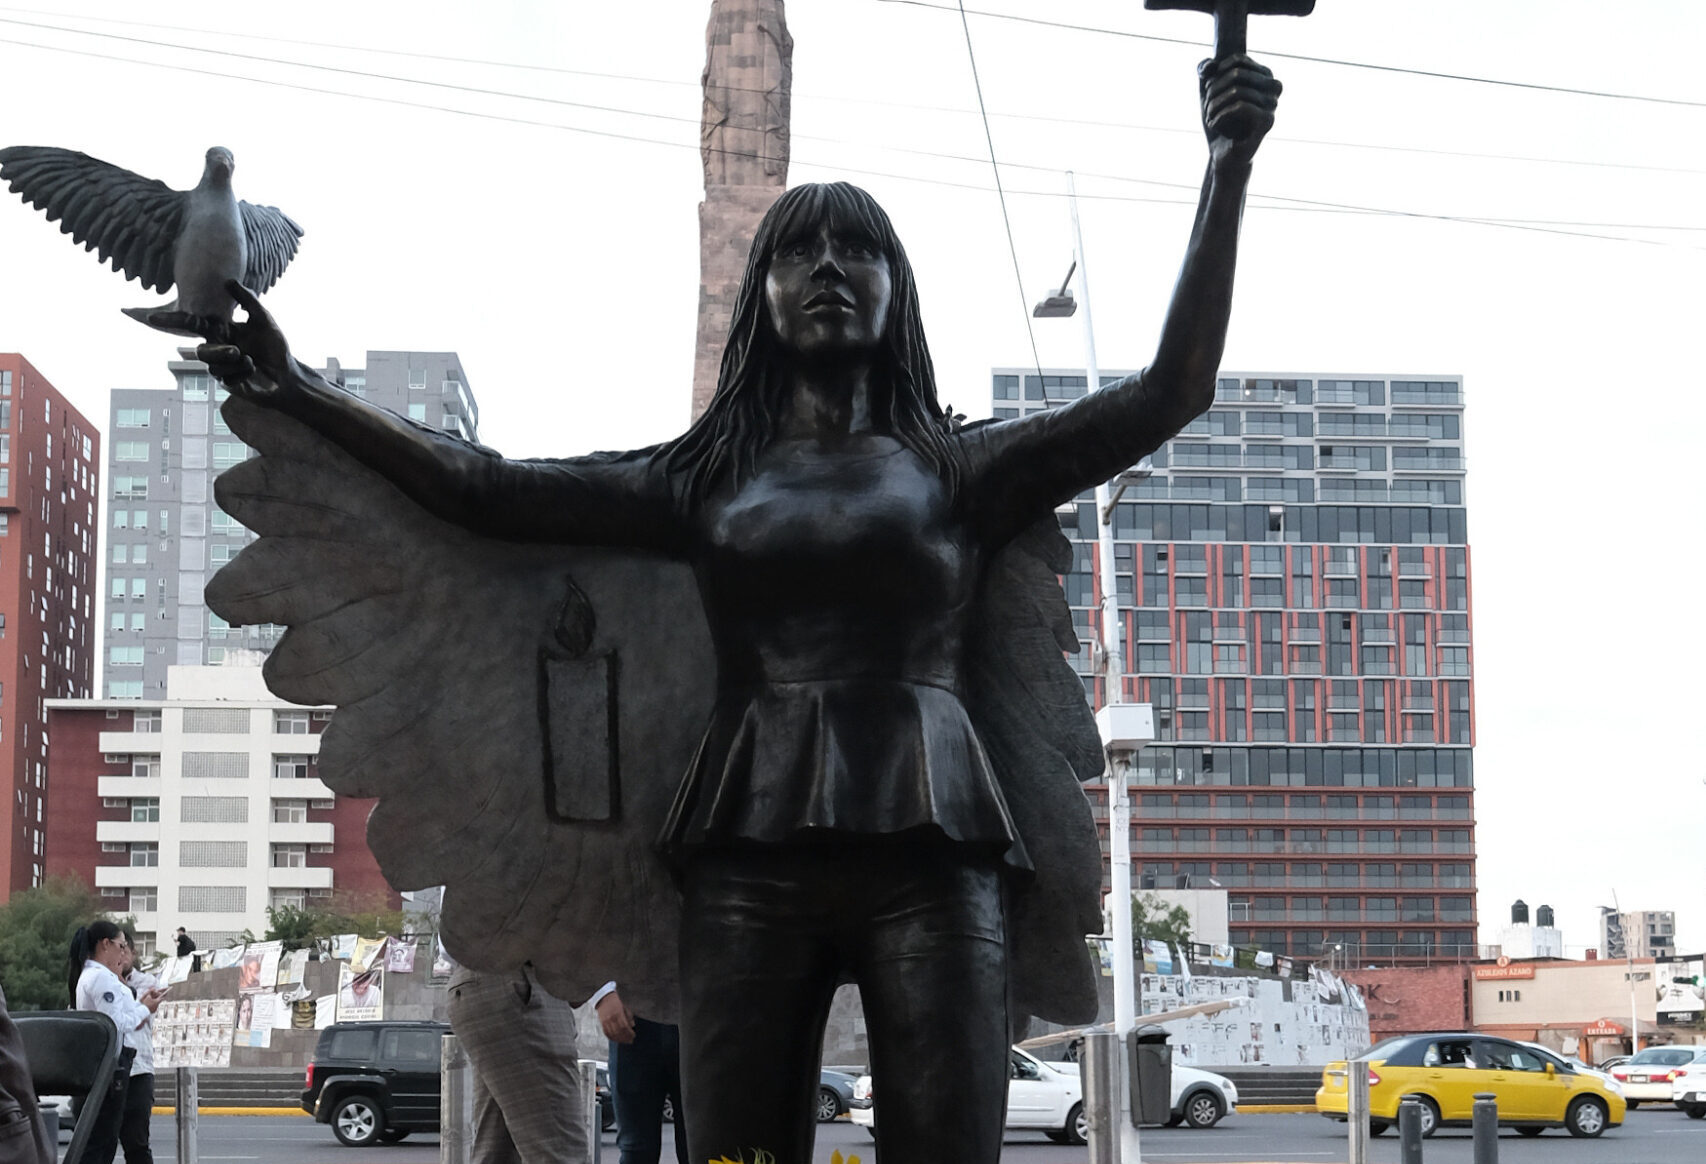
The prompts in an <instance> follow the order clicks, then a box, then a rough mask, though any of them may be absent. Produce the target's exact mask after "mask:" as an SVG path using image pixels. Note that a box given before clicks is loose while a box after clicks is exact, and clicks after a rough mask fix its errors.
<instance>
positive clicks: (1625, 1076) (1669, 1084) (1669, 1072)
mask: <svg viewBox="0 0 1706 1164" xmlns="http://www.w3.org/2000/svg"><path fill="white" fill-rule="evenodd" d="M1702 1072H1706V1047H1648V1048H1647V1049H1646V1050H1644V1051H1640V1052H1637V1053H1636V1054H1635V1055H1633V1056H1632V1057H1631V1058H1630V1059H1629V1061H1628V1062H1627V1063H1619V1064H1618V1065H1617V1066H1616V1067H1613V1068H1612V1069H1611V1076H1612V1078H1613V1079H1616V1080H1617V1081H1618V1082H1619V1083H1621V1084H1622V1085H1623V1094H1624V1095H1625V1096H1626V1097H1627V1098H1628V1100H1629V1106H1630V1107H1640V1106H1641V1105H1642V1104H1643V1103H1671V1102H1673V1095H1674V1093H1675V1084H1676V1081H1677V1080H1678V1079H1683V1080H1686V1079H1687V1078H1688V1076H1689V1075H1698V1074H1701V1073H1702Z"/></svg>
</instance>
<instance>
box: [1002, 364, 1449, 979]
mask: <svg viewBox="0 0 1706 1164" xmlns="http://www.w3.org/2000/svg"><path fill="white" fill-rule="evenodd" d="M1122 375H1123V373H1114V374H1104V377H1103V382H1104V383H1111V382H1114V381H1115V380H1117V379H1119V378H1120V377H1121V376H1122ZM1085 390H1086V384H1085V377H1084V375H1083V374H1082V373H1077V374H1073V373H1070V372H1059V373H1052V374H1049V373H1045V374H1042V375H1040V376H1039V374H1038V373H1037V372H1035V371H1031V372H1026V371H1025V370H1024V369H998V370H996V371H995V373H994V395H995V415H996V417H997V418H1009V417H1016V416H1021V415H1024V414H1026V413H1029V412H1034V411H1037V410H1040V409H1044V408H1050V407H1054V406H1056V405H1058V404H1061V403H1064V402H1066V401H1068V400H1071V399H1074V398H1076V397H1079V396H1082V395H1084V393H1085ZM1463 479H1464V460H1463V390H1462V383H1461V381H1460V380H1457V379H1454V378H1437V379H1404V378H1396V377H1394V378H1386V377H1365V378H1356V379H1349V378H1313V377H1302V376H1268V375H1233V374H1226V375H1224V376H1223V377H1222V378H1221V379H1220V380H1219V383H1218V388H1217V390H1216V394H1215V403H1214V405H1213V407H1212V409H1211V410H1210V411H1209V412H1207V413H1205V414H1204V415H1203V416H1201V417H1199V418H1198V419H1197V420H1195V421H1193V422H1192V423H1191V425H1190V426H1189V427H1188V428H1187V429H1185V430H1184V432H1182V433H1181V434H1180V435H1179V436H1177V437H1176V438H1174V440H1172V441H1171V442H1169V444H1168V445H1167V446H1165V447H1164V448H1162V449H1161V450H1159V451H1158V452H1157V453H1156V454H1155V456H1154V457H1153V470H1152V471H1151V472H1149V473H1148V474H1147V475H1144V474H1141V473H1132V474H1127V475H1126V477H1125V478H1123V479H1122V482H1121V487H1119V488H1118V490H1117V493H1118V500H1117V502H1116V503H1115V505H1114V507H1113V508H1114V513H1113V521H1114V535H1115V539H1116V544H1115V551H1114V553H1115V563H1114V564H1115V572H1116V578H1117V584H1118V590H1119V594H1118V605H1119V608H1120V614H1121V617H1122V619H1123V633H1122V637H1121V642H1122V644H1123V647H1124V654H1125V658H1124V668H1123V670H1124V672H1125V675H1126V678H1125V681H1124V682H1125V691H1124V696H1125V698H1126V699H1127V700H1129V701H1134V702H1147V703H1151V704H1153V705H1154V706H1155V713H1156V724H1157V730H1158V735H1159V739H1158V741H1157V743H1156V744H1155V745H1154V746H1152V747H1148V748H1145V749H1144V750H1143V751H1142V752H1141V753H1140V754H1139V758H1138V768H1137V772H1136V774H1135V777H1134V779H1135V781H1136V783H1137V785H1138V787H1137V788H1136V789H1135V790H1134V794H1133V806H1132V808H1133V817H1134V824H1133V834H1134V835H1133V840H1132V850H1133V856H1132V862H1133V872H1134V879H1137V880H1138V881H1139V883H1140V884H1146V885H1154V886H1175V885H1177V886H1184V885H1194V886H1205V885H1206V886H1220V887H1224V888H1225V889H1226V890H1227V892H1228V894H1229V906H1230V919H1229V920H1230V929H1231V935H1232V939H1233V941H1234V943H1237V944H1243V945H1254V946H1258V947H1260V948H1263V949H1266V950H1269V951H1272V952H1275V953H1279V954H1292V955H1301V956H1304V957H1324V956H1328V955H1329V954H1331V953H1336V954H1337V955H1338V956H1339V957H1340V958H1342V959H1345V960H1355V961H1359V962H1363V963H1366V962H1370V961H1381V962H1386V961H1408V960H1420V959H1434V958H1442V957H1443V958H1473V957H1474V956H1475V955H1476V909H1475V832H1474V829H1475V815H1474V767H1473V757H1472V751H1471V748H1472V745H1473V742H1474V713H1473V699H1472V686H1471V685H1472V679H1471V659H1472V653H1471V644H1470V625H1471V623H1470V600H1469V595H1470V573H1469V546H1468V534H1467V525H1466V521H1465V510H1464V498H1463ZM1060 518H1061V523H1062V527H1063V528H1064V529H1065V531H1066V533H1067V535H1068V537H1070V538H1071V539H1072V540H1073V543H1074V565H1073V570H1072V573H1071V574H1069V575H1068V576H1067V577H1066V579H1065V585H1066V591H1067V596H1068V600H1069V602H1070V604H1071V605H1072V607H1073V609H1074V619H1075V621H1076V622H1077V624H1078V631H1079V637H1080V638H1081V639H1082V640H1084V641H1085V643H1086V644H1088V643H1091V642H1095V641H1099V639H1100V628H1099V623H1100V618H1099V615H1098V602H1099V598H1100V592H1099V589H1098V574H1097V566H1096V560H1097V559H1096V555H1097V544H1096V539H1097V525H1096V522H1097V515H1096V508H1095V505H1094V503H1093V501H1092V500H1091V499H1090V498H1089V497H1088V496H1086V497H1084V498H1080V499H1079V500H1078V501H1077V502H1076V503H1075V504H1073V505H1070V506H1067V507H1064V508H1063V509H1062V510H1061V512H1060ZM1076 665H1077V666H1078V668H1079V670H1080V672H1081V674H1083V675H1084V677H1085V684H1086V687H1087V689H1088V690H1089V691H1090V693H1091V698H1092V699H1093V700H1094V701H1097V702H1100V700H1101V698H1102V692H1101V690H1100V688H1101V686H1102V679H1101V678H1100V672H1099V669H1097V668H1095V667H1093V666H1092V665H1091V652H1090V650H1089V648H1088V647H1087V648H1086V649H1085V650H1084V651H1082V652H1081V653H1080V655H1079V656H1078V658H1077V660H1076ZM1089 791H1090V792H1091V797H1092V801H1093V802H1094V803H1096V805H1097V808H1098V811H1099V812H1100V813H1101V814H1102V819H1103V820H1104V821H1105V820H1106V788H1105V787H1099V788H1098V787H1092V788H1091V789H1090V790H1089ZM1104 827H1105V826H1104ZM1341 964H1343V963H1341Z"/></svg>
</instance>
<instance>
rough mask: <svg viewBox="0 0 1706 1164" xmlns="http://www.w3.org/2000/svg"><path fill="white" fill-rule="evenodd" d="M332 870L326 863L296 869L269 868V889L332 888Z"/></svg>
mask: <svg viewBox="0 0 1706 1164" xmlns="http://www.w3.org/2000/svg"><path fill="white" fill-rule="evenodd" d="M331 887H332V870H331V869H330V868H328V867H327V866H324V865H319V866H312V867H309V866H301V867H298V868H295V869H268V870H267V888H269V889H330V888H331Z"/></svg>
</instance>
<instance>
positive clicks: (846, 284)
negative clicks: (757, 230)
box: [764, 223, 894, 357]
mask: <svg viewBox="0 0 1706 1164" xmlns="http://www.w3.org/2000/svg"><path fill="white" fill-rule="evenodd" d="M893 297H894V284H893V280H892V278H891V276H890V274H889V261H888V258H887V257H886V256H884V254H883V253H882V251H881V250H880V249H879V248H878V246H877V244H876V242H875V240H873V239H871V238H868V237H866V236H865V235H864V234H863V233H862V232H857V231H851V230H848V229H846V228H842V229H837V228H835V227H834V226H833V225H831V224H827V223H826V224H824V225H822V226H820V227H818V228H817V229H815V230H814V231H812V232H810V233H808V234H805V235H802V236H799V237H796V238H793V239H788V240H786V241H784V242H782V243H781V244H780V245H778V246H777V248H776V249H775V250H774V251H773V252H772V253H771V256H770V271H769V273H768V274H767V275H766V276H765V279H764V302H765V305H766V306H767V307H768V308H769V310H770V326H771V328H772V329H773V330H774V332H775V334H776V339H777V340H778V341H779V342H780V343H781V344H782V346H783V347H785V348H788V349H789V350H791V351H793V352H796V353H797V354H799V355H801V356H806V357H818V356H827V355H835V354H840V353H848V352H856V351H861V350H869V349H871V348H874V347H876V346H877V344H878V342H879V341H880V340H881V339H882V338H883V331H884V329H885V328H886V327H887V326H888V318H889V303H890V301H891V300H892V299H893Z"/></svg>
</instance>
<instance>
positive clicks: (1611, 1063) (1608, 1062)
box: [1593, 1055, 1629, 1071]
mask: <svg viewBox="0 0 1706 1164" xmlns="http://www.w3.org/2000/svg"><path fill="white" fill-rule="evenodd" d="M1627 1062H1629V1056H1627V1055H1608V1056H1606V1057H1605V1058H1604V1059H1601V1060H1600V1061H1599V1062H1598V1063H1595V1064H1594V1065H1593V1068H1594V1070H1595V1071H1610V1070H1611V1069H1612V1068H1613V1067H1618V1066H1621V1065H1622V1064H1624V1063H1627Z"/></svg>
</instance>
